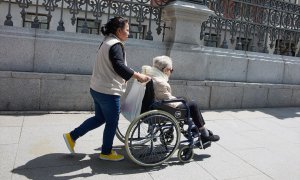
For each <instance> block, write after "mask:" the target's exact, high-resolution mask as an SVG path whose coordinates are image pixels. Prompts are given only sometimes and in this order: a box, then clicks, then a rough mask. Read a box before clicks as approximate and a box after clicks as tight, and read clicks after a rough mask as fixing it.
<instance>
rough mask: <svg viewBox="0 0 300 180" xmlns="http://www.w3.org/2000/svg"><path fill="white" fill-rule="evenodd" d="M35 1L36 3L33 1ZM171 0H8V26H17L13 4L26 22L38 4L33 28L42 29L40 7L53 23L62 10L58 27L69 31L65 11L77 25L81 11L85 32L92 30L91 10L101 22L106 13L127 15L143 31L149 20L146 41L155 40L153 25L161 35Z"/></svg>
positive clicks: (95, 18)
mask: <svg viewBox="0 0 300 180" xmlns="http://www.w3.org/2000/svg"><path fill="white" fill-rule="evenodd" d="M33 1H34V2H33ZM167 2H168V0H43V1H41V0H8V13H7V16H6V20H5V22H4V25H7V26H13V21H12V15H11V5H12V3H17V4H18V6H19V7H20V9H21V12H20V13H21V17H22V19H23V22H24V21H25V15H26V13H27V12H26V10H27V9H28V8H29V7H35V18H34V21H33V22H32V24H31V27H32V28H39V27H40V26H41V22H40V20H39V18H38V14H39V10H40V8H43V9H44V10H45V11H47V12H48V14H47V22H48V23H49V22H50V21H51V18H52V14H53V12H54V11H56V10H57V11H60V13H59V14H60V21H59V22H58V26H57V30H58V31H65V27H64V18H63V15H64V11H69V13H70V14H71V15H72V18H71V22H72V25H74V24H75V21H76V16H77V15H78V14H79V12H80V11H81V12H83V13H84V16H85V17H84V23H83V26H82V30H81V32H82V33H89V30H88V26H87V15H88V13H91V14H92V16H93V17H94V22H95V23H99V22H100V19H101V20H103V18H104V16H103V15H104V14H105V15H106V16H105V17H107V20H108V19H109V18H111V17H112V16H123V17H127V18H128V19H129V24H131V22H132V21H135V22H136V23H138V28H137V29H138V31H141V30H142V24H144V23H148V24H147V25H148V31H147V35H146V36H145V39H146V40H153V36H152V31H151V29H152V26H153V23H155V25H156V26H157V28H156V31H157V34H158V35H159V34H160V33H161V32H162V30H163V26H162V25H161V24H162V23H161V13H162V8H163V7H164V6H165V5H166V3H167Z"/></svg>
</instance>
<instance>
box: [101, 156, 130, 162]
mask: <svg viewBox="0 0 300 180" xmlns="http://www.w3.org/2000/svg"><path fill="white" fill-rule="evenodd" d="M99 158H100V159H102V160H105V161H122V160H123V159H124V157H123V158H122V159H108V158H103V157H99Z"/></svg>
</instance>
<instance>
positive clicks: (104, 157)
mask: <svg viewBox="0 0 300 180" xmlns="http://www.w3.org/2000/svg"><path fill="white" fill-rule="evenodd" d="M99 158H100V159H102V160H107V161H121V160H123V159H124V156H123V155H121V154H117V152H116V151H114V150H111V153H110V154H107V155H106V154H102V153H100V156H99Z"/></svg>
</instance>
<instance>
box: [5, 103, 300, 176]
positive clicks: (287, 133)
mask: <svg viewBox="0 0 300 180" xmlns="http://www.w3.org/2000/svg"><path fill="white" fill-rule="evenodd" d="M4 114H6V115H4ZM90 116H92V114H91V113H89V112H67V113H64V112H52V113H50V114H49V113H46V112H45V113H34V114H32V113H31V114H30V113H25V114H24V113H20V112H0V132H1V136H0V179H1V180H9V179H40V180H45V179H58V180H64V179H105V180H106V179H107V180H110V179H118V180H119V179H121V180H122V179H127V180H134V179H138V180H140V179H142V180H148V179H149V180H160V179H161V180H169V179H170V180H171V179H172V180H174V179H175V180H176V179H178V180H179V179H180V180H182V179H201V180H205V179H247V180H248V179H249V180H265V179H278V180H299V179H300V107H297V108H270V109H247V110H220V111H203V116H204V118H205V119H206V122H207V125H206V126H207V127H208V128H209V129H211V130H213V131H214V133H216V134H219V135H220V136H221V140H220V141H219V142H217V143H213V144H212V146H211V147H210V148H208V149H205V150H200V149H196V150H195V156H194V159H193V160H192V161H191V162H189V163H185V164H182V163H180V162H179V161H178V159H177V152H176V153H175V155H174V157H172V158H171V159H170V160H169V161H168V162H167V163H166V164H163V165H161V166H158V167H147V168H145V167H141V166H138V165H136V164H134V163H133V162H132V161H131V160H130V159H129V158H128V157H127V156H126V159H125V160H124V161H121V162H107V161H103V160H100V159H98V154H99V152H100V148H99V147H100V145H101V142H102V133H103V127H101V128H99V129H96V130H94V131H92V132H90V133H88V134H86V135H85V136H84V137H82V138H80V139H79V140H78V141H77V144H76V151H77V154H76V155H73V156H72V155H69V153H68V151H67V148H66V146H65V144H64V141H63V138H62V134H63V133H64V132H67V131H70V130H72V129H73V128H75V127H76V126H78V125H79V124H80V123H81V122H83V120H85V119H86V118H87V117H90ZM120 123H122V124H123V123H126V121H125V120H124V119H121V121H120ZM115 146H116V149H117V150H118V151H120V152H122V153H124V154H125V150H124V146H123V144H122V143H121V142H120V141H119V140H117V138H115Z"/></svg>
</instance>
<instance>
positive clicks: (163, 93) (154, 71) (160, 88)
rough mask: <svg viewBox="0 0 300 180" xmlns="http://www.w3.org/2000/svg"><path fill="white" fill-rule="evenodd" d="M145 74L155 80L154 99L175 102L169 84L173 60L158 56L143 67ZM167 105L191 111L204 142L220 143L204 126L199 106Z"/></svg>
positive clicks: (191, 103)
mask: <svg viewBox="0 0 300 180" xmlns="http://www.w3.org/2000/svg"><path fill="white" fill-rule="evenodd" d="M142 70H143V73H145V74H146V75H148V76H150V77H151V78H152V80H153V89H154V98H155V100H158V101H160V100H174V99H176V97H175V96H173V95H172V90H171V86H170V84H169V83H168V81H169V77H170V76H171V74H172V72H173V66H172V59H171V58H170V57H168V56H157V57H155V58H153V65H152V67H151V66H143V67H142ZM167 105H169V106H171V107H173V108H180V109H184V108H186V105H187V106H188V108H189V109H190V115H191V118H192V120H193V122H194V124H195V125H196V127H197V128H198V129H199V132H200V134H201V139H202V141H204V142H206V141H218V140H219V139H220V137H219V136H218V135H215V134H213V133H212V131H210V130H208V129H207V128H206V127H205V126H204V125H205V121H204V119H203V117H202V114H201V112H200V111H199V108H198V105H197V104H196V103H195V102H194V101H189V102H187V103H186V105H184V104H183V103H181V102H172V103H168V104H167Z"/></svg>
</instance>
